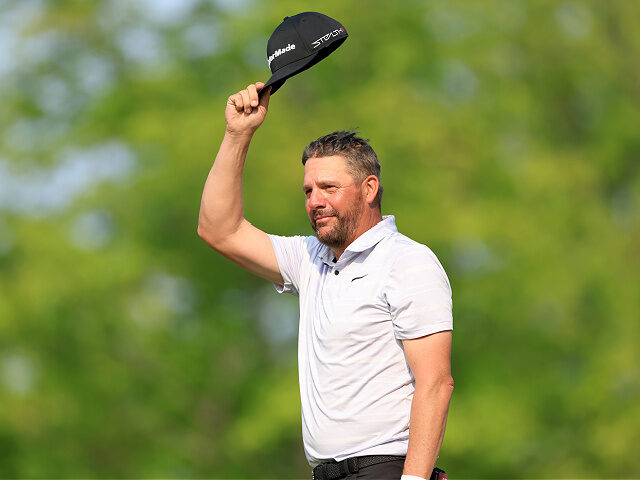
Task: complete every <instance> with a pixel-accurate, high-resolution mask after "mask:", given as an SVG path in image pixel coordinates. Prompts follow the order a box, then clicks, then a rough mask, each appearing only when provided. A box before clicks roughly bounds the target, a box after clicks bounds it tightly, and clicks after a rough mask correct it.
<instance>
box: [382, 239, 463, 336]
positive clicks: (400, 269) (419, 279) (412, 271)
mask: <svg viewBox="0 0 640 480" xmlns="http://www.w3.org/2000/svg"><path fill="white" fill-rule="evenodd" d="M398 251H399V252H400V253H399V256H397V257H396V258H394V260H393V263H392V265H391V269H390V271H389V282H388V287H387V290H386V297H387V302H388V304H389V310H390V313H391V320H392V322H393V329H394V333H395V336H396V338H397V339H399V340H408V339H411V338H418V337H423V336H425V335H430V334H432V333H436V332H442V331H445V330H453V312H452V299H451V286H450V284H449V279H448V278H447V274H446V273H445V271H444V268H442V265H441V264H440V262H439V261H438V258H437V257H436V255H435V254H434V253H433V252H432V251H431V250H430V249H429V248H428V247H426V246H425V245H421V244H416V245H407V246H404V247H400V248H399V249H398Z"/></svg>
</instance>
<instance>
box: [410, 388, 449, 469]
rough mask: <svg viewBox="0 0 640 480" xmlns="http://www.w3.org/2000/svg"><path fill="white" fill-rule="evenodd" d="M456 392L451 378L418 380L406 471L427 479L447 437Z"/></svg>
mask: <svg viewBox="0 0 640 480" xmlns="http://www.w3.org/2000/svg"><path fill="white" fill-rule="evenodd" d="M452 392H453V380H451V379H445V380H443V381H442V382H440V383H437V384H434V385H420V384H418V383H416V390H415V393H414V395H413V401H412V403H411V418H410V420H409V447H408V450H407V458H406V460H405V463H404V471H403V474H405V475H415V476H417V477H422V478H427V479H428V478H429V476H430V475H431V471H432V470H433V467H434V466H435V463H436V459H437V458H438V453H439V451H440V446H441V445H442V440H443V438H444V431H445V427H446V424H447V414H448V412H449V402H450V401H451V394H452Z"/></svg>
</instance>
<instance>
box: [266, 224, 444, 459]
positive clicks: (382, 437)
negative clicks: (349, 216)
mask: <svg viewBox="0 0 640 480" xmlns="http://www.w3.org/2000/svg"><path fill="white" fill-rule="evenodd" d="M270 237H271V242H272V243H273V248H274V249H275V253H276V258H277V260H278V266H279V268H280V273H281V274H282V278H283V279H284V286H283V287H281V286H279V285H276V289H277V290H278V291H279V292H288V293H292V294H294V295H297V296H298V297H299V299H300V328H299V337H298V371H299V376H300V399H301V404H302V438H303V441H304V450H305V454H306V456H307V459H308V461H309V464H310V465H311V466H312V467H313V466H315V465H317V464H319V463H321V462H323V461H327V460H330V459H335V460H337V461H340V460H343V459H345V458H348V457H353V456H360V455H380V454H386V455H406V453H407V444H408V442H409V415H410V410H411V400H412V398H413V392H414V379H413V375H412V374H411V371H410V369H409V366H408V364H407V362H406V359H405V356H404V350H403V348H402V342H401V340H405V339H410V338H418V337H422V336H424V335H429V334H431V333H435V332H440V331H444V330H452V329H453V318H452V303H451V287H450V285H449V280H448V278H447V275H446V273H445V271H444V269H443V268H442V265H440V262H439V261H438V259H437V257H436V256H435V254H434V253H433V252H432V251H431V250H430V249H429V248H428V247H426V246H425V245H422V244H419V243H417V242H415V241H413V240H411V239H410V238H407V237H405V236H404V235H402V234H400V233H398V230H397V228H396V225H395V219H394V217H393V216H391V215H389V216H385V217H384V218H383V220H382V221H381V222H380V223H378V224H377V225H376V226H374V227H373V228H371V229H370V230H368V231H367V232H365V233H364V234H363V235H361V236H360V237H358V238H357V239H356V240H355V241H354V242H353V243H352V244H351V245H349V246H348V247H347V249H346V250H345V251H344V253H343V254H342V256H341V257H340V259H339V260H338V261H337V262H334V255H333V252H332V251H331V250H330V249H329V248H328V247H326V246H325V245H323V244H321V243H320V242H319V241H318V240H317V239H316V238H315V237H303V236H295V237H281V236H277V235H270Z"/></svg>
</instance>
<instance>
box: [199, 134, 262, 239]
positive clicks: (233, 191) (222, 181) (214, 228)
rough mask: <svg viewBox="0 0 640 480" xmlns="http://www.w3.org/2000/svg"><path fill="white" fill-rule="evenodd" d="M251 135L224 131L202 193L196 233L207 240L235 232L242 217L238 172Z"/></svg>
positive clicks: (240, 172)
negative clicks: (204, 236)
mask: <svg viewBox="0 0 640 480" xmlns="http://www.w3.org/2000/svg"><path fill="white" fill-rule="evenodd" d="M250 142H251V135H231V134H229V133H226V134H225V136H224V139H223V140H222V144H221V145H220V150H219V151H218V154H217V155H216V159H215V161H214V163H213V166H212V167H211V170H210V172H209V176H208V177H207V181H206V183H205V186H204V191H203V192H202V201H201V203H200V214H199V219H198V233H199V234H200V235H201V236H203V235H206V236H207V237H208V239H209V240H211V241H214V240H215V239H219V238H224V237H225V236H227V235H229V234H231V233H233V232H235V231H236V230H237V229H238V227H239V226H240V223H241V222H242V220H243V219H244V211H243V204H242V172H243V169H244V163H245V159H246V157H247V151H248V150H249V144H250Z"/></svg>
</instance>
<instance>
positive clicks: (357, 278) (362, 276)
mask: <svg viewBox="0 0 640 480" xmlns="http://www.w3.org/2000/svg"><path fill="white" fill-rule="evenodd" d="M367 275H369V274H368V273H365V274H364V275H361V276H359V277H356V278H352V279H351V281H352V282H353V281H354V280H359V279H361V278H364V277H366V276H367Z"/></svg>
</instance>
